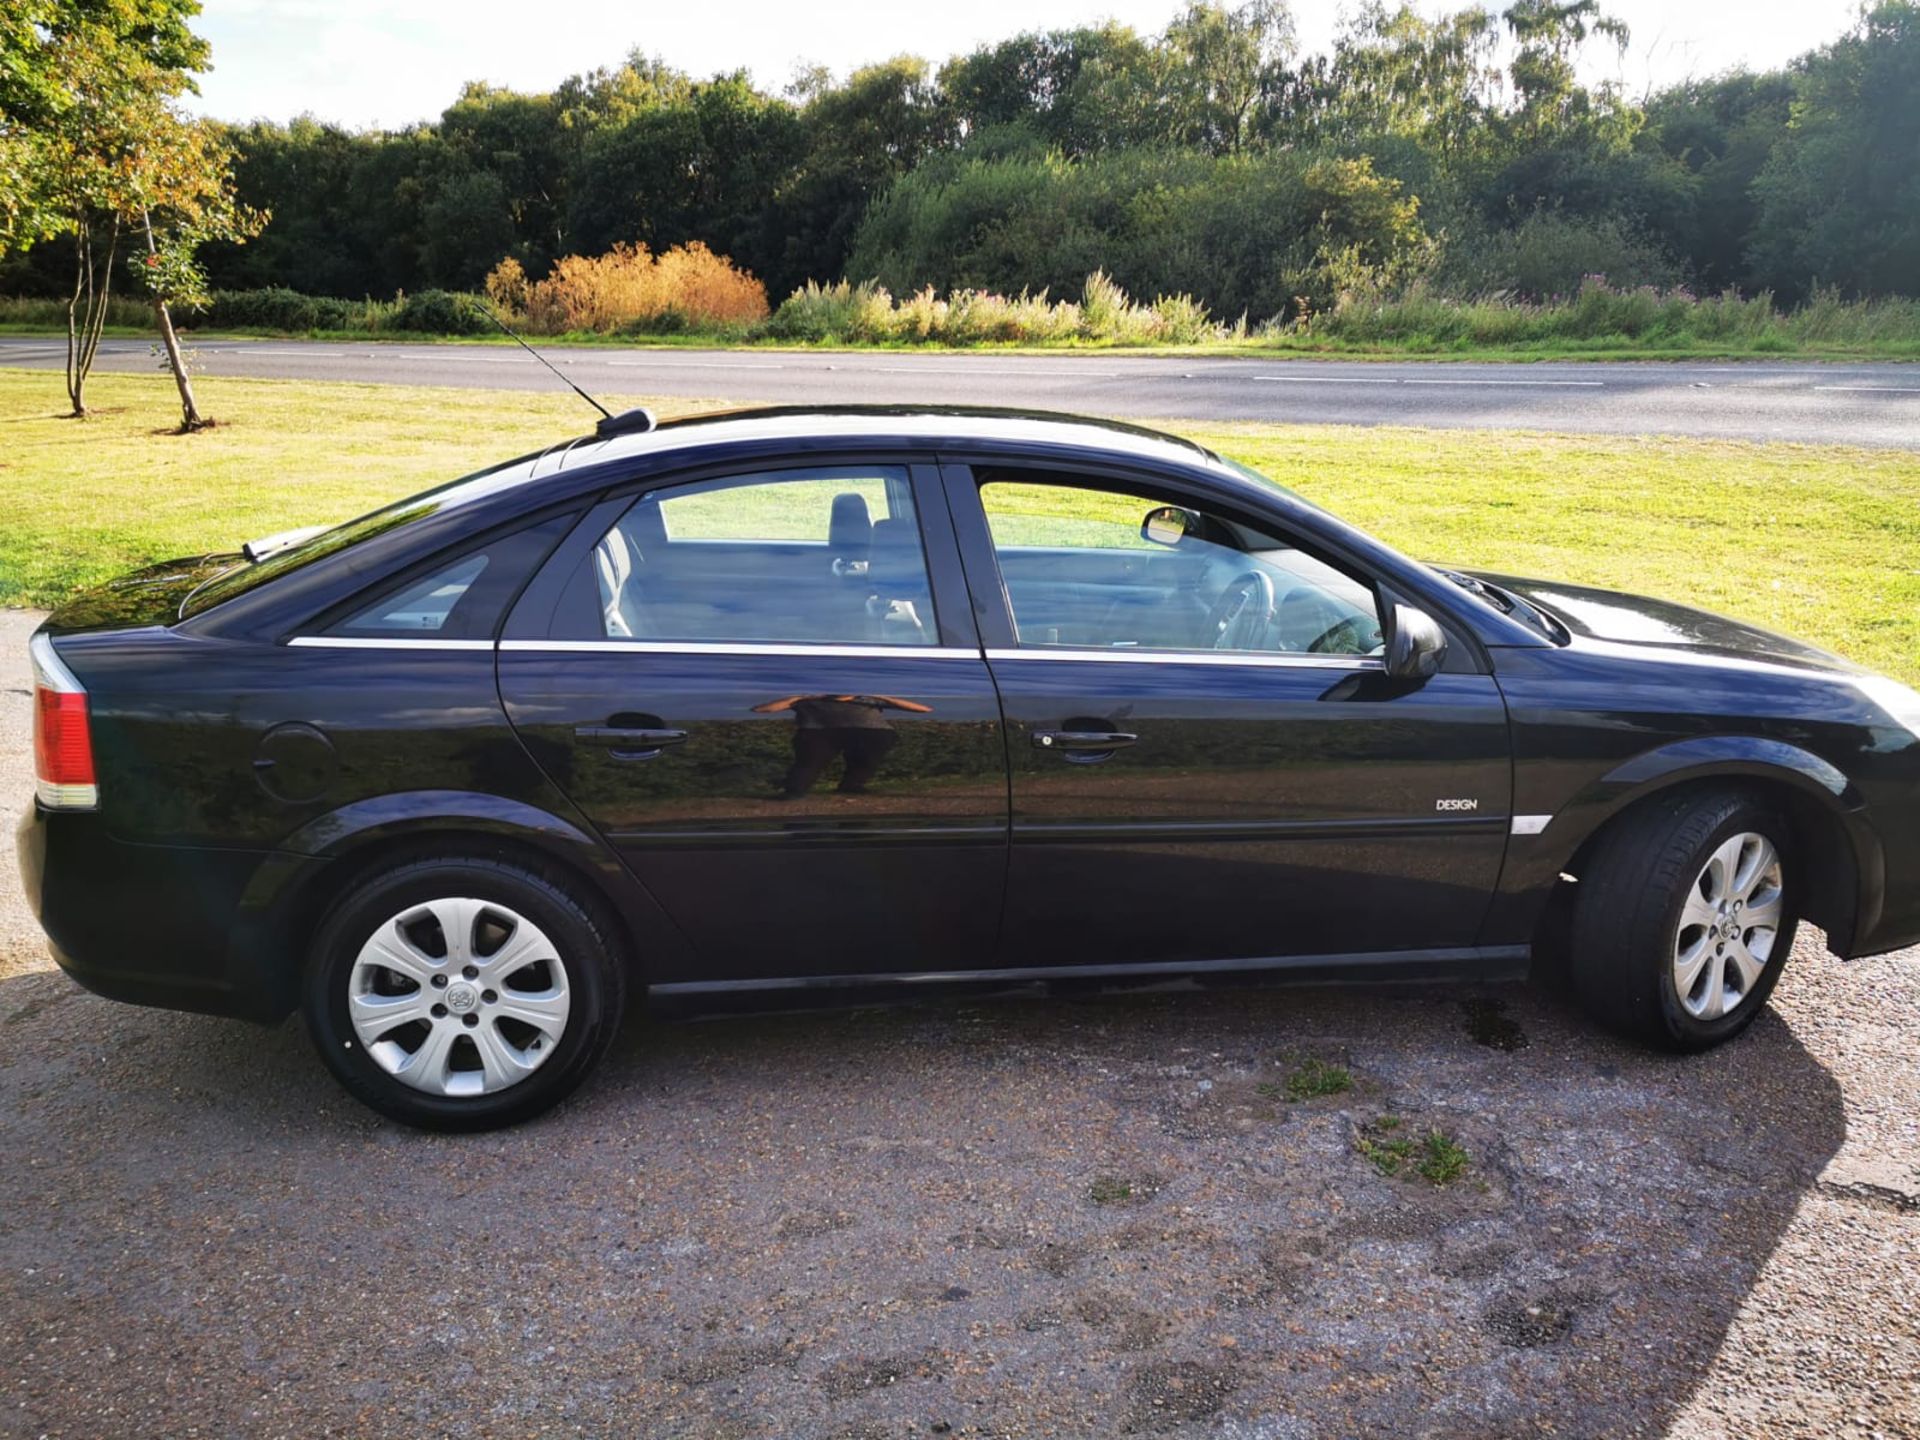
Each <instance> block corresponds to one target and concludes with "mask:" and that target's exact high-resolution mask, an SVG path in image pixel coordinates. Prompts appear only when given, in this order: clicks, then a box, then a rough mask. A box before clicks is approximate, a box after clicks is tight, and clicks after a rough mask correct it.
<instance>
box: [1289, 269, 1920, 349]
mask: <svg viewBox="0 0 1920 1440" xmlns="http://www.w3.org/2000/svg"><path fill="white" fill-rule="evenodd" d="M1260 338H1261V339H1262V340H1263V341H1265V342H1266V343H1269V344H1272V345H1275V346H1279V347H1282V348H1298V349H1314V348H1327V349H1351V348H1356V347H1378V348H1380V349H1384V350H1393V351H1397V352H1403V353H1422V352H1434V353H1438V352H1448V351H1469V350H1480V349H1488V350H1514V349H1530V348H1538V349H1553V348H1574V349H1577V348H1581V347H1590V348H1635V349H1641V350H1646V351H1651V352H1658V351H1661V350H1693V349H1710V348H1724V349H1728V350H1733V351H1740V352H1750V353H1753V354H1762V355H1764V354H1768V353H1786V352H1791V351H1800V350H1808V351H1819V350H1822V349H1846V350H1862V351H1874V352H1877V353H1881V354H1889V355H1903V354H1911V355H1920V300H1914V299H1909V298H1905V297H1898V296H1895V297H1889V298H1885V299H1875V300H1848V299H1845V298H1843V297H1842V296H1841V295H1840V294H1839V293H1838V292H1837V291H1833V290H1821V291H1818V292H1816V293H1815V294H1814V296H1813V298H1812V299H1810V300H1809V301H1808V302H1807V303H1806V304H1805V305H1802V306H1800V307H1798V308H1796V309H1793V310H1786V311H1782V310H1780V309H1778V308H1776V307H1775V305H1774V303H1773V297H1772V296H1771V295H1766V294H1761V295H1752V296H1742V295H1739V294H1737V293H1735V292H1733V291H1728V292H1726V293H1725V294H1721V295H1706V296H1696V295H1693V294H1691V293H1690V292H1688V291H1686V290H1684V289H1673V290H1657V289H1654V288H1652V287H1651V286H1640V287H1637V288H1635V289H1631V290H1622V289H1615V288H1614V287H1612V286H1610V285H1608V284H1607V282H1606V281H1605V280H1604V279H1602V278H1601V277H1599V276H1589V277H1587V279H1586V280H1585V281H1584V282H1583V283H1582V284H1581V286H1580V289H1579V291H1578V293H1577V294H1574V295H1571V296H1566V297H1556V298H1553V299H1549V300H1545V301H1540V302H1532V301H1525V300H1519V299H1515V298H1514V297H1512V296H1507V295H1490V296H1483V297H1480V298H1477V299H1467V300H1461V299H1453V298H1449V297H1447V296H1444V295H1440V294H1436V293H1434V292H1432V291H1430V290H1426V289H1422V288H1415V289H1413V290H1411V291H1409V292H1408V293H1407V294H1405V295H1401V296H1397V297H1391V298H1350V299H1348V300H1347V301H1346V303H1344V304H1342V305H1340V306H1338V307H1337V308H1335V309H1333V310H1331V311H1328V312H1326V313H1324V314H1321V315H1312V316H1307V317H1304V318H1302V319H1300V320H1297V321H1293V322H1290V323H1288V324H1285V325H1275V326H1269V327H1264V328H1263V329H1262V331H1261V334H1260Z"/></svg>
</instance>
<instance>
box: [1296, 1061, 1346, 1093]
mask: <svg viewBox="0 0 1920 1440" xmlns="http://www.w3.org/2000/svg"><path fill="white" fill-rule="evenodd" d="M1352 1088H1353V1076H1352V1074H1350V1073H1349V1072H1348V1070H1347V1068H1346V1067H1345V1066H1344V1065H1329V1064H1328V1063H1327V1062H1326V1061H1324V1060H1308V1061H1305V1062H1303V1063H1302V1064H1300V1065H1298V1066H1296V1067H1295V1068H1294V1069H1293V1070H1292V1071H1291V1072H1290V1073H1289V1074H1288V1075H1287V1099H1289V1100H1293V1101H1296V1102H1297V1101H1302V1100H1317V1099H1319V1098H1320V1097H1322V1096H1324V1095H1344V1094H1346V1093H1347V1091H1349V1090H1351V1089H1352Z"/></svg>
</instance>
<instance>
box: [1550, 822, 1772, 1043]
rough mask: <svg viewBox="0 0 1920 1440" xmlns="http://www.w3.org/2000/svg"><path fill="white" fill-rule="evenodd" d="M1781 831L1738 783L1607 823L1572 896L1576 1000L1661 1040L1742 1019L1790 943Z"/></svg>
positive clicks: (1745, 1022)
mask: <svg viewBox="0 0 1920 1440" xmlns="http://www.w3.org/2000/svg"><path fill="white" fill-rule="evenodd" d="M1792 839H1793V837H1792V832H1791V831H1790V830H1789V828H1788V826H1787V824H1786V822H1785V820H1784V819H1783V818H1782V817H1781V816H1780V815H1779V814H1778V813H1777V812H1775V811H1774V810H1772V809H1771V808H1769V807H1768V806H1766V805H1765V804H1763V803H1761V802H1760V800H1758V799H1757V798H1756V797H1754V796H1752V795H1749V794H1746V793H1744V792H1742V791H1737V790H1707V791H1700V790H1692V791H1682V792H1678V793H1676V794H1675V795H1673V796H1671V797H1656V798H1655V799H1653V800H1651V801H1648V802H1646V803H1645V804H1643V805H1641V806H1640V807H1638V808H1637V809H1635V810H1633V811H1630V812H1629V813H1628V814H1626V815H1624V816H1622V817H1621V818H1620V819H1619V820H1617V821H1616V822H1614V824H1613V825H1612V826H1611V827H1610V828H1609V829H1608V830H1607V831H1606V832H1605V833H1603V834H1602V836H1601V837H1600V840H1599V843H1598V845H1597V846H1596V848H1595V850H1594V852H1593V855H1592V857H1591V859H1590V861H1589V863H1588V864H1587V865H1586V867H1585V869H1584V872H1583V873H1582V874H1581V876H1580V886H1579V892H1578V894H1579V898H1578V900H1577V902H1576V904H1575V907H1574V916H1573V935H1572V956H1571V958H1572V972H1573V981H1574V985H1575V988H1576V989H1577V990H1578V992H1579V994H1580V997H1581V999H1582V1001H1583V1002H1584V1003H1585V1004H1586V1006H1587V1008H1588V1009H1589V1010H1591V1011H1592V1012H1593V1013H1594V1014H1595V1015H1597V1016H1598V1017H1599V1018H1601V1019H1602V1020H1605V1021H1606V1022H1607V1023H1609V1024H1611V1025H1613V1026H1614V1027H1616V1028H1618V1029H1621V1030H1624V1031H1626V1032H1628V1033H1630V1034H1632V1035H1635V1036H1637V1037H1639V1038H1640V1039H1643V1040H1645V1041H1647V1042H1649V1043H1651V1044H1655V1045H1658V1046H1661V1047H1663V1048H1665V1049H1672V1050H1683V1051H1690V1050H1705V1049H1708V1048H1709V1047H1711V1046H1714V1045H1718V1044H1720V1043H1721V1042H1722V1041H1725V1040H1730V1039H1732V1038H1733V1037H1734V1036H1735V1035H1738V1034H1739V1033H1740V1032H1741V1031H1742V1030H1744V1029H1746V1028H1747V1026H1749V1025H1751V1024H1752V1023H1753V1020H1754V1017H1755V1016H1757V1015H1758V1014H1759V1013H1760V1011H1761V1010H1762V1009H1763V1008H1764V1007H1765V1006H1766V1003H1767V997H1768V996H1769V995H1771V994H1772V993H1773V987H1774V985H1775V984H1776V983H1778V981H1779V979H1780V971H1781V969H1782V967H1783V966H1784V965H1785V964H1786V960H1787V954H1788V952H1789V951H1790V950H1791V949H1792V948H1793V935H1794V930H1795V928H1796V926H1797V924H1798V910H1797V908H1796V907H1797V904H1798V901H1799V890H1798V888H1797V885H1798V881H1797V875H1796V870H1795V864H1794V852H1793V846H1792Z"/></svg>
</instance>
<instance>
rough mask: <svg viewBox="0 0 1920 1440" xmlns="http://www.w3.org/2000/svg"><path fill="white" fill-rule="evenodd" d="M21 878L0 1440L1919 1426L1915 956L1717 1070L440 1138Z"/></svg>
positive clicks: (1222, 1018) (649, 1110)
mask: <svg viewBox="0 0 1920 1440" xmlns="http://www.w3.org/2000/svg"><path fill="white" fill-rule="evenodd" d="M27 628H29V626H28V623H27V622H26V620H25V618H24V617H21V616H19V615H17V614H16V615H11V616H5V615H0V793H7V794H12V795H15V796H18V795H20V794H21V793H23V792H24V791H25V790H26V789H27V787H28V784H29V780H28V769H27V759H26V755H25V752H24V747H23V746H22V745H21V744H20V741H19V736H20V734H21V729H22V726H23V725H24V722H25V702H24V698H23V693H22V692H23V687H24V685H25V679H24V666H23V664H22V662H21V654H22V643H21V642H22V641H23V640H24V635H25V631H26V629H27ZM7 843H9V844H10V836H9V837H8V842H7ZM0 859H4V860H5V862H6V864H7V869H8V873H7V874H6V875H5V876H0V1141H3V1142H4V1146H5V1153H6V1155H7V1157H8V1163H7V1165H6V1167H5V1169H4V1171H0V1355H4V1356H5V1359H4V1362H0V1433H5V1434H9V1435H22V1436H39V1435H46V1436H73V1437H118V1436H156V1435H166V1436H187V1435H199V1436H245V1437H271V1436H295V1437H307V1436H317V1435H351V1436H385V1435H394V1436H429V1435H441V1434H459V1435H462V1436H492V1435H502V1436H505V1435H514V1436H529V1435H591V1436H600V1435H610V1434H615V1433H618V1434H622V1435H636V1436H645V1437H649V1440H652V1437H665V1436H688V1437H702V1440H709V1437H712V1440H718V1437H746V1436H780V1437H803V1436H804V1437H815V1436H818V1437H834V1440H841V1437H845V1440H865V1437H881V1436H902V1437H905V1436H913V1435H922V1436H928V1435H945V1434H951V1435H973V1436H1042V1435H1057V1436H1088V1435H1103V1436H1104V1435H1125V1434H1146V1435H1176V1436H1217V1437H1247V1440H1252V1437H1263V1440H1293V1437H1313V1436H1323V1435H1326V1436H1332V1435H1376V1434H1377V1435H1395V1436H1400V1435H1406V1436H1436V1437H1439V1436H1460V1437H1465V1436H1474V1437H1486V1436H1500V1437H1505V1436H1522V1435H1560V1436H1602V1435H1604V1436H1613V1435H1640V1434H1649V1435H1651V1434H1661V1433H1668V1434H1674V1435H1682V1436H1689V1437H1692V1436H1714V1435H1724V1434H1738V1435H1743V1436H1746V1435H1810V1436H1811V1435H1820V1436H1829V1435H1862V1436H1865V1435H1888V1436H1891V1435H1920V1302H1916V1300H1915V1296H1916V1295H1920V1121H1917V1120H1916V1117H1915V1114H1914V1098H1915V1096H1916V1094H1917V1093H1920V1085H1916V1081H1917V1080H1920V1043H1917V1042H1920V965H1917V964H1916V963H1915V962H1916V960H1920V955H1916V954H1914V953H1909V954H1907V955H1904V956H1896V957H1888V958H1885V959H1880V960H1872V961H1864V962H1860V963H1857V964H1853V965H1848V966H1841V965H1839V964H1837V963H1835V962H1833V961H1832V960H1830V959H1828V958H1827V957H1826V956H1825V955H1824V953H1822V952H1818V951H1817V950H1816V949H1815V948H1814V947H1813V946H1812V945H1810V944H1808V943H1806V942H1804V941H1803V943H1802V945H1801V947H1800V950H1799V951H1798V952H1797V953H1796V955H1795V956H1794V963H1793V968H1792V969H1791V970H1790V971H1789V973H1788V975H1787V976H1786V978H1785V979H1784V981H1783V983H1782V984H1781V987H1780V989H1779V991H1778V993H1777V995H1776V997H1775V1001H1774V1010H1773V1012H1772V1013H1770V1014H1768V1015H1766V1016H1763V1017H1762V1019H1761V1020H1760V1021H1759V1023H1758V1024H1757V1025H1756V1026H1755V1027H1754V1029H1753V1030H1752V1031H1751V1032H1750V1033H1749V1035H1748V1036H1747V1037H1746V1038H1744V1039H1743V1040H1741V1041H1740V1042H1739V1043H1737V1044H1735V1045H1733V1046H1731V1047H1729V1048H1727V1049H1724V1050H1722V1051H1719V1052H1717V1053H1715V1054H1712V1055H1709V1056H1705V1057H1701V1058H1698V1059H1694V1060H1688V1061H1675V1060H1670V1059H1665V1058H1661V1057H1657V1056H1653V1055H1649V1054H1646V1053H1643V1052H1641V1051H1639V1050H1636V1049H1634V1048H1633V1047H1631V1046H1628V1045H1625V1044H1622V1043H1619V1042H1616V1041H1614V1040H1612V1039H1610V1038H1607V1037H1605V1036H1602V1035H1600V1034H1597V1033H1595V1032H1594V1031H1593V1030H1592V1029H1590V1028H1589V1027H1588V1026H1587V1025H1586V1024H1585V1023H1584V1022H1583V1021H1582V1020H1581V1019H1580V1018H1579V1017H1578V1016H1577V1015H1576V1014H1574V1013H1572V1012H1571V1011H1570V1010H1568V1009H1567V1008H1566V1007H1565V1006H1564V1005H1563V1004H1562V1003H1561V1002H1560V1001H1558V1000H1557V999H1555V998H1554V997H1553V996H1551V995H1550V994H1547V993H1545V992H1543V991H1541V990H1537V989H1533V988H1529V987H1522V986H1514V987H1490V988H1483V989H1473V990H1464V989H1404V988H1389V989H1360V988H1340V989H1296V990H1255V991H1245V992H1225V991H1207V992H1193V993H1180V994H1148V995H1140V994H1136V995H1130V996H1110V997H1098V998H1075V999H1064V998H1054V999H1022V1000H1009V1001H1000V1002H993V1003H979V1002H967V1003H948V1004H941V1005H927V1006H924V1007H918V1008H906V1009H896V1010H886V1011H862V1012H855V1013H838V1014H808V1015H787V1016H751V1017H743V1018H732V1019H725V1020H716V1021H703V1022H694V1021H685V1020H681V1021H665V1020H661V1019H656V1018H647V1017H637V1018H636V1019H635V1020H634V1021H633V1022H632V1023H631V1024H630V1025H629V1027H628V1029H627V1032H626V1034H625V1035H624V1037H623V1038H622V1041H621V1044H620V1045H619V1047H618V1048H617V1050H616V1052H615V1053H614V1055H613V1056H612V1057H611V1060H610V1063H609V1065H608V1066H607V1069H606V1071H605V1073H604V1074H603V1075H602V1076H601V1077H600V1079H599V1080H598V1081H597V1083H594V1084H592V1085H590V1086H589V1088H588V1089H587V1090H586V1091H585V1092H584V1093H583V1094H582V1095H581V1096H580V1097H579V1098H578V1099H576V1100H575V1101H574V1102H572V1103H570V1104H569V1105H567V1106H565V1107H564V1108H563V1109H561V1110H560V1111H559V1112H557V1113H555V1114H554V1115H552V1116H550V1117H548V1118H547V1119H545V1120H543V1121H541V1122H539V1123H536V1124H533V1125H530V1126H527V1127H524V1128H522V1129H519V1130H516V1131H512V1132H508V1133H505V1134H498V1135H491V1136H482V1137H478V1138H446V1137H436V1136H428V1135H421V1134H416V1133H413V1132H410V1131H406V1130H402V1129H400V1128H398V1127H396V1126H393V1125H389V1124H387V1123H385V1122H383V1121H380V1120H378V1119H376V1118H374V1117H373V1116H371V1115H370V1114H368V1113H367V1112H365V1111H363V1110H361V1109H360V1108H359V1107H357V1106H355V1105H354V1104H353V1103H352V1102H351V1101H348V1100H347V1099H345V1098H344V1097H343V1096H342V1095H341V1094H340V1093H339V1092H337V1091H336V1090H335V1088H334V1086H333V1085H332V1083H331V1082H330V1081H329V1080H328V1078H327V1077H326V1075H325V1074H324V1073H323V1072H322V1070H321V1068H320V1066H319V1063H318V1062H317V1061H316V1060H315V1059H314V1058H313V1056H312V1055H311V1054H310V1053H309V1051H308V1048H307V1044H306V1040H305V1037H304V1035H303V1034H302V1032H301V1031H300V1030H299V1029H298V1027H297V1026H295V1025H291V1024H290V1025H287V1026H284V1027H282V1028H279V1029H275V1030H264V1029H259V1028H255V1027H251V1026H248V1025H244V1024H241V1023H239V1022H230V1021H220V1020H212V1019H204V1018H198V1017H190V1016H176V1015H169V1014H164V1013H161V1012H157V1011H149V1010H140V1009H136V1008H132V1007H126V1006H119V1005H114V1004H111V1003H109V1002H107V1001H104V1000H99V999H96V998H94V997H92V996H89V995H86V994H84V993H83V992H81V991H80V990H78V989H77V988H76V987H74V986H73V985H72V984H71V983H70V982H68V981H67V980H66V979H65V978H64V977H63V976H61V975H59V974H57V973H52V972H50V971H48V969H47V968H46V962H45V961H44V959H43V958H42V954H41V952H40V949H39V947H38V944H37V942H36V941H35V940H34V939H33V938H32V936H33V931H32V926H31V921H30V919H29V918H28V917H27V916H26V915H25V913H24V906H23V904H22V903H21V901H20V898H19V894H18V888H17V885H16V883H15V882H14V880H13V878H12V874H11V870H12V865H11V856H10V855H8V856H6V857H0ZM1307 1060H1319V1061H1323V1062H1326V1063H1328V1064H1332V1065H1338V1066H1343V1067H1345V1068H1346V1070H1347V1071H1348V1072H1349V1073H1350V1075H1351V1077H1352V1080H1353V1086H1352V1088H1351V1089H1350V1090H1348V1091H1346V1092H1344V1093H1339V1094H1333V1095H1327V1096H1321V1097H1318V1098H1309V1099H1302V1100H1293V1099H1290V1098H1288V1093H1287V1083H1288V1080H1289V1077H1291V1076H1293V1075H1295V1074H1296V1073H1298V1069H1299V1067H1300V1065H1301V1064H1302V1063H1303V1062H1305V1061H1307ZM1383 1116H1393V1117H1398V1118H1399V1120H1400V1125H1399V1127H1398V1128H1397V1129H1394V1130H1390V1131H1389V1130H1384V1129H1382V1128H1381V1126H1380V1120H1381V1117H1383ZM1431 1129H1440V1130H1442V1131H1444V1132H1446V1133H1447V1134H1449V1135H1451V1136H1453V1137H1455V1138H1456V1139H1457V1141H1458V1143H1459V1144H1460V1145H1462V1146H1463V1147H1464V1148H1465V1150H1466V1151H1467V1152H1468V1154H1469V1156H1470V1157H1471V1158H1470V1161H1469V1163H1468V1165H1467V1167H1466V1169H1465V1171H1464V1173H1462V1174H1461V1175H1460V1176H1459V1177H1458V1178H1456V1179H1454V1180H1453V1181H1452V1182H1451V1183H1450V1184H1447V1185H1445V1186H1435V1185H1432V1184H1429V1183H1428V1182H1427V1181H1425V1180H1423V1179H1420V1178H1417V1177H1415V1178H1403V1177H1398V1176H1388V1175H1384V1174H1382V1173H1380V1172H1379V1170H1377V1169H1376V1167H1375V1165H1374V1164H1372V1163H1371V1162H1370V1161H1369V1160H1368V1159H1367V1158H1366V1157H1365V1155H1363V1153H1361V1152H1362V1147H1363V1146H1373V1147H1374V1148H1375V1149H1376V1150H1378V1149H1379V1148H1380V1147H1381V1146H1382V1145H1386V1144H1391V1143H1392V1142H1393V1141H1394V1140H1395V1139H1397V1138H1398V1137H1399V1136H1403V1135H1411V1136H1414V1137H1423V1136H1424V1135H1425V1134H1426V1133H1427V1132H1428V1131H1429V1130H1431Z"/></svg>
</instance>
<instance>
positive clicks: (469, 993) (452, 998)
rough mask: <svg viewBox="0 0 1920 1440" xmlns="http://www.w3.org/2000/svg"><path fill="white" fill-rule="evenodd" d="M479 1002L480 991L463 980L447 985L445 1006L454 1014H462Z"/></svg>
mask: <svg viewBox="0 0 1920 1440" xmlns="http://www.w3.org/2000/svg"><path fill="white" fill-rule="evenodd" d="M479 1003H480V992H479V991H478V990H476V989H474V988H473V986H471V985H468V984H466V983H464V982H456V983H454V984H452V985H449V986H448V987H447V994H446V1006H447V1009H449V1010H451V1011H452V1012H453V1013H454V1014H456V1015H464V1014H466V1013H467V1011H469V1010H471V1009H473V1008H474V1006H476V1005H478V1004H479Z"/></svg>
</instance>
